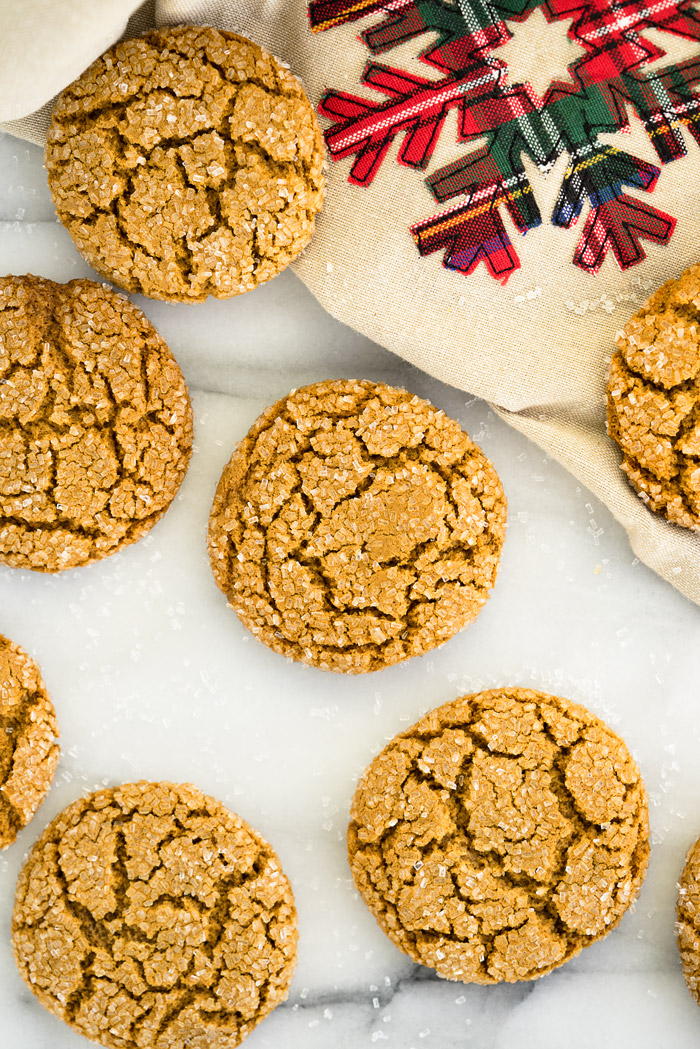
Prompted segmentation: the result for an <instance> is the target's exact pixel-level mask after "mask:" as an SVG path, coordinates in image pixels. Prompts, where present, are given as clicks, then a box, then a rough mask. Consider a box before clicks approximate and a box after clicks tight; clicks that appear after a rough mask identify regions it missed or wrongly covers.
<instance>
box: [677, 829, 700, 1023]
mask: <svg viewBox="0 0 700 1049" xmlns="http://www.w3.org/2000/svg"><path fill="white" fill-rule="evenodd" d="M676 934H677V937H678V950H679V951H680V955H681V961H682V963H683V975H684V976H685V982H686V983H687V984H688V989H689V990H690V993H691V994H692V996H693V998H695V1000H696V1001H697V1003H698V1005H700V839H698V840H697V841H696V842H695V844H694V845H693V846H692V847H691V848H690V849H689V850H688V855H687V856H686V858H685V866H684V868H683V871H682V873H681V880H680V882H679V885H678V907H677V909H676Z"/></svg>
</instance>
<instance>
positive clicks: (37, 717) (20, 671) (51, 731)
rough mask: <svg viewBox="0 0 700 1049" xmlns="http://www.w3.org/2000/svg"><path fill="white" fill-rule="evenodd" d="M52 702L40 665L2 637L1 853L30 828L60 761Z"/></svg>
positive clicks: (0, 683)
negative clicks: (23, 831)
mask: <svg viewBox="0 0 700 1049" xmlns="http://www.w3.org/2000/svg"><path fill="white" fill-rule="evenodd" d="M57 739H58V726H57V724H56V712H55V710H54V707H53V703H52V702H51V700H50V699H49V696H48V694H47V692H46V688H45V686H44V682H43V681H42V678H41V673H40V671H39V668H38V666H37V665H36V663H35V662H34V660H33V659H31V658H30V656H28V655H27V653H26V652H25V651H24V650H23V649H21V648H20V647H19V645H14V644H13V643H12V642H11V641H8V640H7V638H6V637H2V635H0V849H4V848H5V847H6V846H7V845H11V844H12V842H13V841H14V840H15V838H16V837H17V834H18V832H19V831H20V830H21V829H22V827H25V826H26V825H27V823H29V821H30V819H31V818H32V816H33V815H34V813H35V812H36V810H37V809H38V808H39V806H40V805H41V803H42V801H43V800H44V797H45V795H46V792H47V791H48V789H49V787H50V786H51V780H52V779H53V776H54V772H55V771H56V765H57V764H58V758H59V747H58V743H57Z"/></svg>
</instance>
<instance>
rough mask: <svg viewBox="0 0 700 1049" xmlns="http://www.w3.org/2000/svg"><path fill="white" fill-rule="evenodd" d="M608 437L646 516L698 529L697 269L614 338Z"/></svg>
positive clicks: (699, 307) (699, 280)
mask: <svg viewBox="0 0 700 1049" xmlns="http://www.w3.org/2000/svg"><path fill="white" fill-rule="evenodd" d="M608 431H609V433H610V436H611V437H613V438H614V440H615V441H617V443H618V444H619V445H620V447H621V448H622V451H623V453H624V459H623V462H622V469H623V470H624V471H625V473H626V474H627V476H628V478H629V480H630V482H631V484H632V485H633V487H634V488H635V489H636V491H637V492H638V494H639V495H640V497H641V498H642V499H643V500H644V502H645V503H646V505H647V506H648V507H649V509H650V510H654V511H655V512H656V513H659V514H662V515H663V516H664V517H666V518H668V520H669V521H673V522H674V523H675V524H678V525H682V526H683V527H684V528H692V529H700V265H698V266H692V267H691V268H690V269H688V270H686V272H685V273H683V274H682V276H681V277H680V278H679V279H678V280H671V281H668V282H667V283H666V284H664V285H663V287H661V288H659V290H658V291H657V292H656V293H655V294H654V295H652V297H651V298H650V299H649V300H648V302H646V303H645V304H644V306H643V307H642V308H641V310H640V311H639V313H637V314H636V315H635V316H634V317H633V318H632V319H631V320H630V322H629V323H628V324H627V327H626V328H625V330H624V331H623V332H622V333H621V335H620V336H619V338H618V350H617V352H616V353H615V354H614V356H613V359H612V363H611V367H610V378H609V382H608Z"/></svg>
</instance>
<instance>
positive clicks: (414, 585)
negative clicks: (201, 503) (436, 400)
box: [209, 380, 506, 674]
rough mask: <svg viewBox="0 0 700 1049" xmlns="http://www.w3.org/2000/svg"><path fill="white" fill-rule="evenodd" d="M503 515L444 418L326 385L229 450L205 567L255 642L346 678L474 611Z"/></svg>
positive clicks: (373, 388) (421, 648)
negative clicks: (343, 674) (209, 561)
mask: <svg viewBox="0 0 700 1049" xmlns="http://www.w3.org/2000/svg"><path fill="white" fill-rule="evenodd" d="M505 519H506V502H505V497H504V495H503V490H502V488H501V484H500V481H499V480H498V476H497V474H496V471H495V470H494V468H493V466H492V465H491V463H490V462H489V461H488V459H487V458H486V457H485V456H484V455H483V454H482V452H481V451H480V450H479V449H478V448H477V447H476V445H474V444H473V443H472V442H471V441H470V440H469V438H468V437H467V435H466V433H464V432H463V431H462V430H461V429H460V426H459V424H458V423H457V422H455V421H454V420H453V419H450V418H448V417H447V416H446V415H445V414H444V412H442V411H438V409H437V408H434V407H433V405H431V404H428V402H427V401H423V400H421V399H420V398H418V397H415V396H412V395H411V394H410V393H407V392H406V391H405V390H399V389H394V388H393V387H390V386H383V385H380V384H376V383H372V382H366V381H360V380H331V381H328V382H322V383H317V384H316V385H313V386H307V387H304V388H303V389H300V390H295V391H293V392H292V393H291V394H290V395H289V396H288V397H286V398H284V400H281V401H279V402H278V403H277V404H275V405H273V406H272V407H271V408H268V409H267V411H266V412H264V414H263V415H261V416H260V418H259V419H258V420H257V422H256V423H255V424H254V426H253V427H252V429H251V430H250V432H249V433H248V435H247V437H246V438H245V439H244V440H243V441H242V442H241V444H240V445H239V446H238V448H237V449H236V451H235V452H234V454H233V456H232V458H231V460H230V462H229V463H228V465H227V467H226V468H225V470H224V472H223V474H222V476H221V480H220V481H219V486H218V488H217V491H216V496H215V498H214V505H213V507H212V511H211V517H210V520H209V556H210V559H211V566H212V570H213V573H214V578H215V579H216V582H217V584H218V586H219V587H220V588H221V590H222V591H223V592H224V594H226V596H227V597H228V599H229V602H230V604H231V606H232V607H233V608H234V610H235V611H236V612H237V613H238V615H239V616H240V618H241V620H242V621H243V623H244V624H245V625H246V626H247V627H248V628H249V629H250V630H251V631H252V632H253V633H254V634H255V636H256V637H257V638H259V640H260V641H263V642H264V643H265V644H266V645H269V647H270V648H273V649H274V650H275V651H276V652H281V653H282V654H283V655H285V656H290V657H291V658H293V659H297V660H300V661H301V662H303V663H309V664H311V665H313V666H317V667H321V668H322V669H323V670H336V671H345V672H347V673H353V674H356V673H361V672H363V671H368V670H380V669H382V667H386V666H389V665H390V664H392V663H398V662H399V661H400V660H402V659H407V658H408V657H409V656H417V655H421V654H422V653H424V652H427V651H428V650H429V649H432V648H435V647H436V646H437V645H440V644H442V643H443V642H444V641H447V640H448V638H450V637H452V635H453V634H455V633H457V631H458V630H461V629H462V627H464V626H466V624H467V623H470V622H471V621H472V620H473V619H474V618H475V617H476V616H477V615H478V613H479V611H480V610H481V608H482V606H483V605H484V603H485V601H486V599H487V597H488V595H489V589H490V588H491V587H492V586H493V583H494V581H495V578H496V573H497V571H498V562H499V558H500V554H501V547H502V545H503V537H504V531H505Z"/></svg>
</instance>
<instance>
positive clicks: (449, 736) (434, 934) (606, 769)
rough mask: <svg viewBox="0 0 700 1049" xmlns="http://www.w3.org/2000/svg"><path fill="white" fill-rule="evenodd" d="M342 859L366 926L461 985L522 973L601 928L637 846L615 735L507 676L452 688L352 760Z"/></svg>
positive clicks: (624, 885) (624, 884)
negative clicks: (495, 685) (477, 686)
mask: <svg viewBox="0 0 700 1049" xmlns="http://www.w3.org/2000/svg"><path fill="white" fill-rule="evenodd" d="M350 817H351V822H350V825H349V828H348V857H349V861H350V866H351V869H352V874H353V878H354V880H355V884H356V885H357V888H358V889H359V891H360V894H361V896H362V897H363V899H364V901H365V903H366V904H367V906H368V907H369V909H370V911H371V912H372V914H373V915H374V917H375V918H376V920H377V922H378V923H379V925H380V926H381V928H382V930H383V931H384V932H385V933H386V934H387V936H389V937H390V939H391V940H392V941H393V942H394V944H395V945H396V946H397V947H398V948H399V949H400V950H402V951H403V952H404V953H406V954H407V955H409V957H411V958H412V959H413V960H414V961H416V962H420V963H422V964H423V965H427V966H430V967H431V968H433V969H434V970H435V971H436V972H437V973H438V975H439V976H442V977H444V978H445V979H448V980H459V981H462V982H464V983H477V984H493V983H498V982H501V981H506V982H514V981H518V980H532V979H536V978H538V977H540V976H543V975H545V974H546V973H548V972H551V971H552V970H553V969H554V968H556V967H557V966H559V965H562V964H563V963H564V962H566V961H568V960H569V959H570V958H573V957H574V956H575V955H576V954H578V953H579V951H580V950H581V949H582V948H583V947H586V946H587V945H589V944H591V943H594V942H595V941H596V940H599V939H600V938H601V937H603V936H605V935H607V933H608V932H609V931H610V930H611V929H613V928H614V927H615V926H616V925H617V924H618V922H619V921H620V920H621V918H622V916H623V915H624V913H625V911H626V910H627V909H628V908H629V906H630V904H631V903H632V902H633V901H634V899H635V897H636V896H637V893H638V892H639V889H640V886H641V884H642V881H643V878H644V874H645V872H646V867H647V860H648V855H649V823H648V803H647V796H646V791H645V789H644V784H643V782H642V778H641V775H640V772H639V768H638V767H637V765H636V763H635V762H634V760H633V759H632V757H631V756H630V754H629V751H628V750H627V747H626V746H625V743H624V742H623V740H622V739H620V737H619V736H617V735H616V734H615V733H614V732H613V731H612V730H611V729H610V728H609V727H608V726H607V725H606V724H605V723H604V722H603V721H601V720H600V719H599V718H597V717H596V716H595V715H594V714H592V713H591V712H590V711H588V710H586V709H585V708H584V707H582V706H579V705H578V704H576V703H572V702H570V701H568V700H566V699H561V698H559V697H557V696H550V695H546V694H544V693H541V692H535V691H532V690H529V689H522V688H501V689H493V690H490V691H488V692H481V693H478V694H475V695H469V696H462V697H460V698H459V699H457V700H454V701H453V702H450V703H446V704H444V705H443V706H441V707H438V708H437V709H435V710H432V711H431V712H430V713H428V714H426V715H425V716H424V717H423V718H421V719H420V720H419V721H418V722H417V723H416V724H415V725H413V726H412V727H411V728H408V729H406V730H405V731H404V732H402V733H400V734H399V735H398V736H396V737H395V738H394V739H393V740H392V741H391V742H390V743H389V744H388V745H387V746H386V747H385V748H384V749H383V750H382V752H381V753H380V754H379V755H378V756H377V757H376V758H375V759H374V760H373V761H372V763H371V764H370V765H369V766H368V768H367V769H366V770H365V772H364V773H363V775H362V777H361V779H360V782H359V783H358V786H357V789H356V791H355V795H354V798H353V802H352V807H351V813H350Z"/></svg>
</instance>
